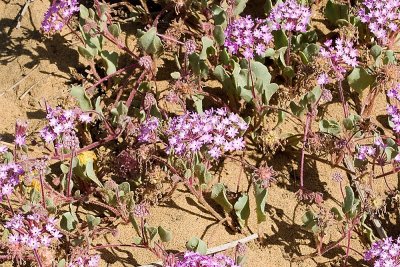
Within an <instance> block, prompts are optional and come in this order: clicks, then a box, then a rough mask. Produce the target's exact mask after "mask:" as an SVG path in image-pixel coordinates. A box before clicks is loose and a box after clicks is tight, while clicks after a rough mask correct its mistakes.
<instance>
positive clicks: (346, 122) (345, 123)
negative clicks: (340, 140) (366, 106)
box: [343, 118, 354, 130]
mask: <svg viewBox="0 0 400 267" xmlns="http://www.w3.org/2000/svg"><path fill="white" fill-rule="evenodd" d="M343 126H344V128H345V129H346V130H352V129H353V128H354V123H353V120H352V119H350V118H345V119H343Z"/></svg>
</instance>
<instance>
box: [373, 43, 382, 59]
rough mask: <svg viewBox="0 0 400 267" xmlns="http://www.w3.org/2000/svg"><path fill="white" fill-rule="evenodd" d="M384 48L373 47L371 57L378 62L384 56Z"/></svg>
mask: <svg viewBox="0 0 400 267" xmlns="http://www.w3.org/2000/svg"><path fill="white" fill-rule="evenodd" d="M382 50H383V49H382V47H380V46H379V45H374V46H373V47H371V56H372V57H373V58H374V59H375V60H376V59H377V58H378V57H379V56H380V55H381V54H382Z"/></svg>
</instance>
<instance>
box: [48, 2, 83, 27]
mask: <svg viewBox="0 0 400 267" xmlns="http://www.w3.org/2000/svg"><path fill="white" fill-rule="evenodd" d="M52 2H53V4H52V5H51V6H50V8H49V9H48V10H47V12H46V13H45V14H44V19H43V22H42V29H43V31H44V32H46V33H53V32H56V31H60V30H61V29H62V28H63V27H64V25H65V24H66V23H68V21H69V20H70V18H71V17H72V15H73V14H74V13H75V12H78V11H79V2H78V0H56V1H52Z"/></svg>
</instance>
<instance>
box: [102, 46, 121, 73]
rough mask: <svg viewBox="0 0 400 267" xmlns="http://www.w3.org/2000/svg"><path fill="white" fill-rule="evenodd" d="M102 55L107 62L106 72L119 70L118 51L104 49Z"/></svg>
mask: <svg viewBox="0 0 400 267" xmlns="http://www.w3.org/2000/svg"><path fill="white" fill-rule="evenodd" d="M100 55H101V57H102V58H103V59H104V61H105V63H106V72H107V75H110V74H112V73H114V72H116V71H117V65H118V53H117V52H111V53H110V52H108V51H102V52H101V53H100Z"/></svg>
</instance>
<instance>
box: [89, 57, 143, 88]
mask: <svg viewBox="0 0 400 267" xmlns="http://www.w3.org/2000/svg"><path fill="white" fill-rule="evenodd" d="M137 66H138V64H137V63H133V64H130V65H128V66H125V67H123V68H122V69H119V70H117V71H115V72H113V73H111V74H110V75H107V76H106V77H104V78H101V79H100V80H98V81H97V82H96V83H95V84H93V85H92V86H90V87H89V88H87V89H85V91H89V90H92V89H94V88H96V86H98V85H99V84H101V83H103V82H105V81H107V80H108V79H110V78H112V77H114V76H115V75H118V74H120V73H122V72H124V71H126V70H128V69H130V68H134V67H137Z"/></svg>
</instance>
